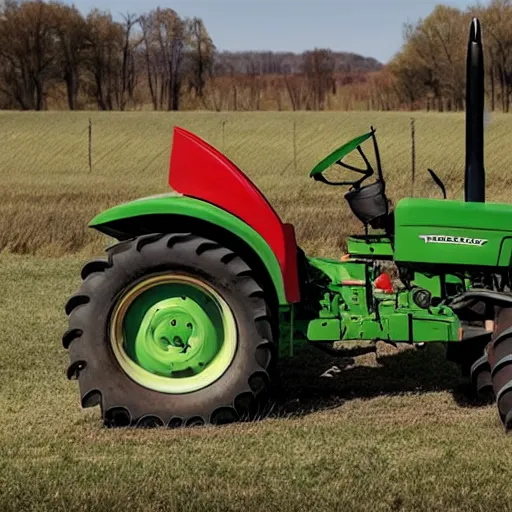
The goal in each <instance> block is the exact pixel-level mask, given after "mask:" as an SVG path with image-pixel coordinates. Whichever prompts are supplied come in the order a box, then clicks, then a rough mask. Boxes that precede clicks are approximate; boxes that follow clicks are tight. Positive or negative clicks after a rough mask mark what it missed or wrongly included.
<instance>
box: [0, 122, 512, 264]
mask: <svg viewBox="0 0 512 512" xmlns="http://www.w3.org/2000/svg"><path fill="white" fill-rule="evenodd" d="M89 117H91V119H92V123H93V169H92V172H89V169H88V155H87V152H88V143H87V129H88V128H87V127H88V118H89ZM415 118H416V133H417V165H416V168H417V179H416V184H415V194H416V195H434V196H439V191H438V189H437V187H436V186H435V185H434V184H433V183H432V181H431V180H430V177H429V175H428V173H427V167H432V168H433V169H435V170H436V171H437V172H438V174H439V175H440V176H441V177H442V178H443V179H444V180H445V182H446V184H447V189H448V194H449V197H461V192H462V179H463V173H464V117H463V115H462V114H426V113H416V114H415ZM223 122H225V124H224V129H223V128H222V125H223ZM294 122H295V123H296V146H297V169H296V170H295V166H294V159H293V124H294ZM371 124H374V125H375V126H376V127H377V130H378V137H379V141H380V146H381V150H382V160H383V165H384V170H385V173H386V177H387V178H388V182H389V191H390V196H391V197H392V198H393V199H394V200H395V201H396V200H398V199H399V198H400V197H402V196H404V195H409V194H410V193H411V142H410V115H409V114H406V113H382V112H380V113H368V112H339V113H337V112H326V113H313V112H310V113H232V114H230V113H227V114H217V113H207V112H194V113H179V114H169V113H151V112H149V113H128V112H126V113H120V112H118V113H97V112H95V113H85V112H80V113H68V112H45V113H32V112H30V113H29V112H27V113H18V112H0V147H1V148H2V151H0V182H1V190H0V250H4V251H9V252H14V253H18V254H36V255H47V256H48V255H50V256H60V255H64V254H76V253H80V254H89V255H90V254H96V253H97V252H98V251H99V250H101V248H102V247H103V243H104V242H103V238H102V237H101V236H100V235H97V234H95V233H93V232H91V230H89V229H87V223H88V221H89V220H90V219H91V218H92V217H93V216H94V215H96V214H97V213H98V212H100V211H102V210H103V209H105V208H107V207H110V206H113V205H115V204H118V203H120V202H124V201H128V200H131V199H135V198H137V197H141V196H144V195H149V194H154V193H161V192H165V191H167V190H168V185H167V173H168V162H169V153H170V149H171V137H172V128H173V126H174V125H180V126H183V127H185V128H188V129H190V130H192V131H194V132H196V133H197V134H198V135H200V136H202V137H204V138H205V139H206V140H208V141H209V142H210V143H212V144H213V145H215V146H216V147H218V148H219V149H221V150H223V151H224V152H225V153H226V154H227V155H228V156H229V157H230V158H231V159H233V160H234V161H235V162H236V163H237V164H238V165H239V166H240V167H241V168H242V169H243V170H244V171H245V172H246V173H247V174H248V175H249V176H250V178H251V179H253V181H254V182H255V183H256V184H257V185H258V186H259V187H260V188H261V189H262V191H263V192H264V193H265V194H266V195H267V196H268V198H269V200H270V202H271V203H272V204H273V205H274V206H275V207H276V209H277V211H278V213H279V214H280V215H281V216H282V217H283V219H284V220H285V221H287V222H292V223H293V224H294V225H295V226H296V228H297V236H298V239H299V243H300V244H301V245H302V246H303V248H304V249H305V250H306V251H307V252H309V253H316V254H318V255H322V256H326V255H331V256H337V255H338V254H339V252H340V250H341V249H342V247H343V242H344V238H345V236H346V235H347V234H348V233H350V232H353V231H357V230H360V229H361V228H360V226H359V224H358V223H357V222H356V221H354V219H353V216H352V214H351V213H350V212H349V210H348V208H347V207H346V205H345V201H344V199H343V197H342V195H343V190H340V189H339V188H338V187H327V186H325V185H323V184H320V183H316V182H314V181H313V180H312V179H310V178H309V177H308V174H309V171H310V169H311V168H312V167H313V165H314V164H315V163H316V162H318V161H319V160H320V159H321V158H322V157H324V156H325V155H326V154H327V153H328V152H330V151H331V150H332V149H334V148H335V147H337V146H338V145H340V144H341V143H343V142H344V141H346V140H347V139H349V138H352V137H353V136H355V135H358V134H360V133H364V132H365V131H367V130H368V128H369V126H370V125H371ZM511 127H512V118H511V117H510V116H507V115H503V114H495V115H493V117H492V121H491V123H490V125H489V127H488V130H487V132H486V137H487V138H486V156H487V159H486V167H487V174H488V197H489V198H490V199H492V200H502V201H508V199H509V197H508V189H509V185H510V184H511V183H512V174H511V173H509V172H507V170H508V169H511V168H512V154H511V153H510V151H508V144H507V137H508V134H509V132H510V128H511ZM367 144H369V150H370V151H371V142H368V143H367Z"/></svg>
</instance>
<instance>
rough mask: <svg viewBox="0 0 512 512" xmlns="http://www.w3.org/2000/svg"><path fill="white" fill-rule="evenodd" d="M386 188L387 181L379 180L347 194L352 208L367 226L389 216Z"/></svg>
mask: <svg viewBox="0 0 512 512" xmlns="http://www.w3.org/2000/svg"><path fill="white" fill-rule="evenodd" d="M385 188H386V185H385V183H384V182H383V181H380V180H377V181H375V182H374V183H371V184H370V185H364V186H363V187H361V188H357V189H352V190H350V191H349V192H347V193H346V194H345V199H346V200H347V202H348V204H349V206H350V209H351V210H352V211H353V212H354V215H355V216H356V217H357V218H358V219H359V220H360V221H361V222H362V223H363V224H364V225H365V226H367V225H368V224H370V225H373V224H374V223H378V222H376V221H377V220H378V219H381V218H386V217H387V216H388V211H389V201H388V198H387V196H386V192H385Z"/></svg>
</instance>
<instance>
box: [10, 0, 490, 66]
mask: <svg viewBox="0 0 512 512" xmlns="http://www.w3.org/2000/svg"><path fill="white" fill-rule="evenodd" d="M0 1H1V0H0ZM66 2H67V3H70V4H71V3H74V4H75V5H76V7H77V8H78V9H80V11H82V12H83V13H87V12H88V11H89V10H90V9H91V8H93V7H98V8H99V9H101V10H106V11H110V12H111V13H112V15H113V16H114V17H115V18H116V19H120V14H121V13H127V12H130V13H135V14H142V13H143V12H148V11H150V10H151V9H154V8H156V7H158V6H160V7H162V8H163V7H170V8H172V9H174V10H175V11H176V12H177V13H178V14H179V15H180V16H181V17H192V16H198V17H200V18H202V20H203V21H204V23H205V25H206V28H207V30H208V32H209V33H210V36H211V37H212V39H213V42H214V44H215V45H216V46H217V49H218V50H230V51H242V50H272V51H292V52H302V51H304V50H308V49H312V48H315V47H317V48H331V49H332V50H335V51H346V52H354V53H359V54H361V55H364V56H366V57H374V58H376V59H377V60H379V61H380V62H382V63H385V62H387V61H389V60H390V59H391V58H392V57H393V55H394V54H395V53H396V52H397V51H398V50H399V49H400V47H401V45H402V41H403V39H402V29H403V24H404V23H405V22H407V21H416V20H418V19H419V18H421V17H425V16H427V15H428V14H429V13H430V12H431V11H432V10H433V9H434V7H435V5H436V4H437V3H443V4H445V5H450V6H453V7H458V8H459V9H465V8H466V7H467V6H468V5H474V4H475V3H476V2H474V1H473V2H466V1H463V0H447V1H442V2H438V1H435V0H74V2H73V1H68V0H66ZM483 3H485V2H483Z"/></svg>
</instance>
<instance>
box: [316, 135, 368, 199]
mask: <svg viewBox="0 0 512 512" xmlns="http://www.w3.org/2000/svg"><path fill="white" fill-rule="evenodd" d="M374 133H375V129H374V128H373V126H372V128H371V131H370V132H368V133H365V134H364V135H360V136H359V137H356V138H355V139H352V140H351V141H350V142H347V143H346V144H343V146H340V147H339V148H338V149H336V150H334V151H333V152H332V153H331V154H330V155H328V156H326V157H325V158H324V159H323V160H322V161H321V162H319V163H318V164H317V165H316V166H315V167H314V168H313V170H312V171H311V172H310V173H309V176H310V178H314V179H315V180H317V181H321V182H323V183H326V184H327V185H345V186H346V185H351V186H352V187H353V188H355V189H358V188H359V187H360V186H361V183H362V182H363V181H364V180H366V179H367V178H369V177H370V176H371V175H372V174H373V172H374V171H373V168H372V166H371V164H370V162H369V161H368V159H367V158H366V155H365V154H364V153H363V151H362V149H361V147H360V146H361V144H362V143H363V142H365V141H366V140H368V139H369V138H370V137H373V136H374ZM355 149H357V151H358V152H359V154H360V155H361V157H362V158H363V160H364V162H365V164H366V169H358V168H357V167H353V166H351V165H349V164H346V163H343V162H342V160H343V159H344V158H345V157H346V156H347V155H348V154H349V153H351V152H352V151H354V150H355ZM333 164H338V165H340V166H341V167H345V168H346V169H349V170H351V171H354V172H357V173H359V174H362V175H363V177H362V178H360V179H358V180H355V181H329V180H327V179H326V178H325V177H324V176H323V174H322V173H323V172H324V171H326V170H327V169H328V168H329V167H331V165H333Z"/></svg>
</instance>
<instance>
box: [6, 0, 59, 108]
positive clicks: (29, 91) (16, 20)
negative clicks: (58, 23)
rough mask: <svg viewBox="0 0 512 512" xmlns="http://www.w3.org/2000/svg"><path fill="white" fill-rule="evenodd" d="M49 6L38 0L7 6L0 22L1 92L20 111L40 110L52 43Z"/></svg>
mask: <svg viewBox="0 0 512 512" xmlns="http://www.w3.org/2000/svg"><path fill="white" fill-rule="evenodd" d="M50 12H51V6H49V5H47V4H46V3H44V2H42V1H33V2H24V3H22V4H19V5H18V4H16V3H9V4H7V5H6V8H5V10H4V12H3V16H2V19H1V20H0V61H1V62H2V64H1V65H2V70H3V80H2V82H3V86H2V90H3V92H4V93H6V94H10V95H12V97H13V98H15V99H16V102H17V103H18V104H19V105H20V108H22V109H25V110H27V109H35V110H42V109H43V108H44V106H45V92H46V85H47V82H48V80H49V79H50V77H51V72H52V70H51V65H52V63H53V61H54V59H55V55H56V51H55V47H56V43H55V38H54V36H53V33H52V25H51V16H50Z"/></svg>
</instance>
